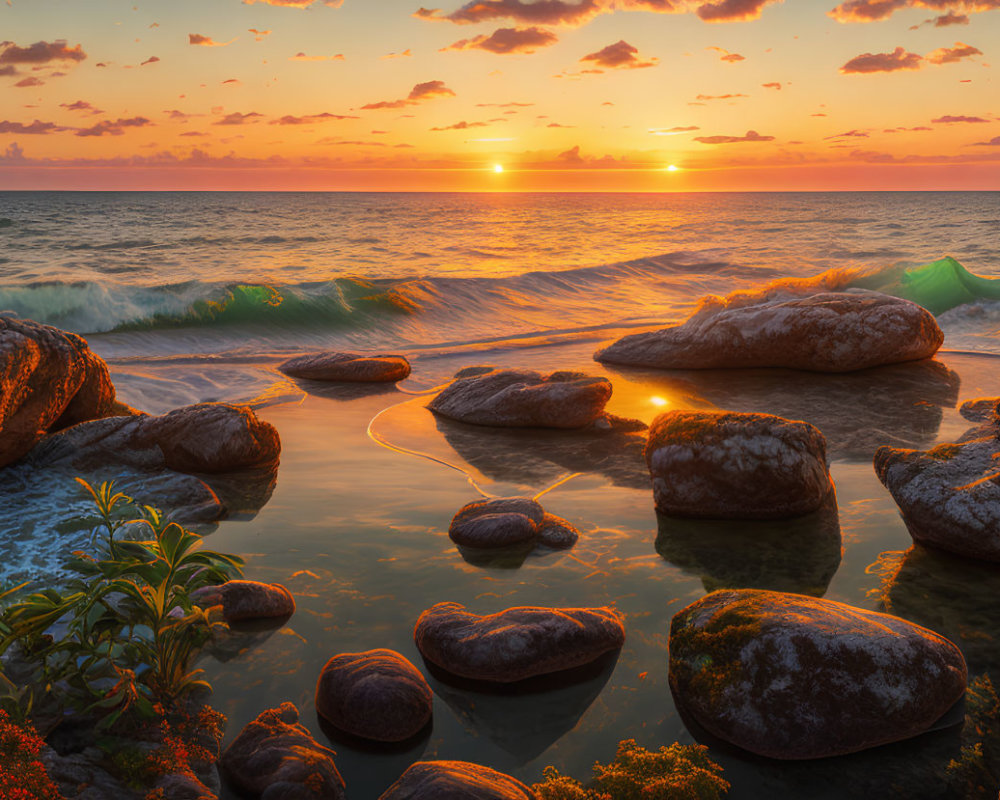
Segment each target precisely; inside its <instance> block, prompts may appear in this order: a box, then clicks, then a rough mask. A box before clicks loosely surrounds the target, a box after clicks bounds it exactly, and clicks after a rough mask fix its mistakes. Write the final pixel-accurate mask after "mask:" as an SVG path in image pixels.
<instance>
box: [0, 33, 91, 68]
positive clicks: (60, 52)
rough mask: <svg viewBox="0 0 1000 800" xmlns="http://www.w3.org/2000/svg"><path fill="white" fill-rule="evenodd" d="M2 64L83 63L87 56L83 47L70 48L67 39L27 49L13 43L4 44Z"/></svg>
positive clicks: (1, 57) (41, 43) (0, 60)
mask: <svg viewBox="0 0 1000 800" xmlns="http://www.w3.org/2000/svg"><path fill="white" fill-rule="evenodd" d="M0 46H3V47H4V50H3V52H0V64H48V63H49V62H51V61H77V62H79V61H83V60H84V59H85V58H86V57H87V54H86V53H84V52H83V47H82V46H81V45H77V46H76V47H70V46H69V45H68V44H67V43H66V40H65V39H56V40H55V41H54V42H35V43H34V44H32V45H28V46H27V47H18V46H17V45H16V44H14V43H13V42H3V43H2V45H0Z"/></svg>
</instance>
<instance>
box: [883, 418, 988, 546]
mask: <svg viewBox="0 0 1000 800" xmlns="http://www.w3.org/2000/svg"><path fill="white" fill-rule="evenodd" d="M995 404H996V401H994V406H995ZM963 408H964V406H963ZM966 415H967V416H968V415H970V412H968V411H967V412H966ZM971 415H972V416H973V418H975V417H976V416H979V417H980V419H982V420H985V421H983V422H982V424H981V425H979V426H978V427H975V428H972V429H971V430H969V431H967V432H966V433H965V435H963V436H962V437H961V439H960V440H959V441H958V442H954V443H947V444H940V445H938V446H937V447H934V448H931V449H930V450H907V449H902V448H896V447H880V448H879V449H878V450H876V451H875V460H874V465H875V473H876V474H877V475H878V477H879V480H881V481H882V483H883V484H885V487H886V488H887V489H888V490H889V492H890V493H891V494H892V498H893V500H895V501H896V504H897V505H898V506H899V508H900V510H901V511H902V512H903V521H904V522H905V523H906V527H907V529H908V530H909V532H910V535H911V536H912V537H913V540H914V541H915V542H918V543H920V544H923V545H927V546H929V547H935V548H940V549H942V550H948V551H950V552H952V553H957V554H958V555H961V556H965V557H967V558H976V559H983V560H985V561H994V562H1000V477H998V475H997V461H998V459H1000V440H998V438H997V435H998V433H1000V424H998V421H997V418H996V416H995V413H994V412H984V413H982V414H976V413H972V414H971Z"/></svg>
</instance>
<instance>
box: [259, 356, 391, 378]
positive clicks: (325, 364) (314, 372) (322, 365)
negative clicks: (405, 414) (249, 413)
mask: <svg viewBox="0 0 1000 800" xmlns="http://www.w3.org/2000/svg"><path fill="white" fill-rule="evenodd" d="M278 369H280V370H281V371H282V372H284V373H285V374H286V375H291V376H292V377H293V378H308V379H310V380H314V381H357V382H360V383H391V382H395V381H401V380H403V379H404V378H406V377H407V376H408V375H409V374H410V362H409V361H407V360H406V359H405V358H404V357H403V356H395V355H372V356H364V355H357V354H355V353H339V352H336V351H329V352H325V353H312V354H310V355H305V356H299V357H298V358H291V359H289V360H288V361H286V362H284V363H283V364H281V365H280V366H279V367H278Z"/></svg>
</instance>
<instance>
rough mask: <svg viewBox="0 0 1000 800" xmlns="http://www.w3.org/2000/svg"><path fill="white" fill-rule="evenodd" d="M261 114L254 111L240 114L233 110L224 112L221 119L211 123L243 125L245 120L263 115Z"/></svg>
mask: <svg viewBox="0 0 1000 800" xmlns="http://www.w3.org/2000/svg"><path fill="white" fill-rule="evenodd" d="M263 116H264V115H263V114H258V113H257V112H256V111H251V112H249V113H247V114H241V113H240V112H239V111H234V112H233V113H232V114H226V116H224V117H223V118H222V119H220V120H217V121H216V122H213V123H212V124H213V125H244V124H246V122H247V120H251V121H253V120H255V119H256V118H257V117H263Z"/></svg>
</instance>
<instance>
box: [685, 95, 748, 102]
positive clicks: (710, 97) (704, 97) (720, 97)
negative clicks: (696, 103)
mask: <svg viewBox="0 0 1000 800" xmlns="http://www.w3.org/2000/svg"><path fill="white" fill-rule="evenodd" d="M749 96H750V95H748V94H700V95H698V96H697V97H695V100H702V101H704V100H735V99H737V98H739V97H749Z"/></svg>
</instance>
